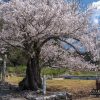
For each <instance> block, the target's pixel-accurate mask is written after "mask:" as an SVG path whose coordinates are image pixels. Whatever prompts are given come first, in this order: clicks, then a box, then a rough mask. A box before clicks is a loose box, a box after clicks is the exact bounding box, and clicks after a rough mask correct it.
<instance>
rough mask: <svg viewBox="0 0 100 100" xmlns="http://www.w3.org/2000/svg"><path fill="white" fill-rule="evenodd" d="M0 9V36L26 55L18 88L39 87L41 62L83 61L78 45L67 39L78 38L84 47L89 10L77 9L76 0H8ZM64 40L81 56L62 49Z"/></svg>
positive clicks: (70, 64) (47, 63)
mask: <svg viewBox="0 0 100 100" xmlns="http://www.w3.org/2000/svg"><path fill="white" fill-rule="evenodd" d="M0 11H1V12H0V16H1V18H2V19H3V20H4V22H5V23H4V24H3V28H2V32H1V33H0V39H1V40H2V41H3V42H4V43H5V44H6V45H9V46H13V47H15V48H20V49H21V50H22V51H23V53H24V56H25V57H27V69H26V77H25V78H24V79H23V80H22V81H21V82H20V83H19V86H20V88H21V89H31V90H38V89H39V88H42V81H41V76H40V72H41V68H42V67H43V66H57V67H66V64H69V66H72V65H74V64H75V63H76V60H77V63H81V62H83V60H82V55H81V53H80V52H79V50H78V47H75V46H74V45H73V44H72V42H71V41H73V39H74V40H77V41H81V45H82V43H83V44H84V45H85V44H86V47H88V45H87V44H88V42H89V41H86V38H85V37H87V38H89V37H88V36H87V35H88V34H87V33H88V32H89V30H88V28H89V24H88V16H89V14H88V13H86V12H80V9H79V6H78V5H77V3H76V2H69V3H68V2H65V0H12V1H10V2H9V3H4V4H2V5H1V6H0ZM88 40H89V39H88ZM64 43H65V44H68V45H70V46H71V47H73V48H74V49H75V50H76V52H77V53H78V54H80V55H81V56H78V57H75V56H73V55H72V54H71V52H70V51H68V52H66V49H65V47H64V45H63V44H64ZM89 43H90V42H89ZM88 50H90V49H89V48H88ZM84 62H85V61H84ZM82 64H83V65H82V66H86V65H88V63H87V64H86V65H84V63H82Z"/></svg>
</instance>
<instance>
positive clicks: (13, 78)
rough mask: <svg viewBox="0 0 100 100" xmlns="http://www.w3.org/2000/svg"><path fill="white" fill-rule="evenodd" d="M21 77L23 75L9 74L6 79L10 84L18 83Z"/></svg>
mask: <svg viewBox="0 0 100 100" xmlns="http://www.w3.org/2000/svg"><path fill="white" fill-rule="evenodd" d="M22 79H23V77H17V76H11V77H7V78H6V81H7V82H8V83H10V84H14V85H18V83H19V82H20V81H21V80H22Z"/></svg>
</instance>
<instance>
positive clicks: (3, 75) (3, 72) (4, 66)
mask: <svg viewBox="0 0 100 100" xmlns="http://www.w3.org/2000/svg"><path fill="white" fill-rule="evenodd" d="M6 59H7V55H6V54H5V55H4V61H3V68H2V82H5V77H6Z"/></svg>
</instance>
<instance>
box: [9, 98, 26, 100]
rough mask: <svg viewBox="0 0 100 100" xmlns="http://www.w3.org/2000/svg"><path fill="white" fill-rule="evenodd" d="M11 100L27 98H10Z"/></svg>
mask: <svg viewBox="0 0 100 100" xmlns="http://www.w3.org/2000/svg"><path fill="white" fill-rule="evenodd" d="M9 100H27V99H25V98H10V99H9Z"/></svg>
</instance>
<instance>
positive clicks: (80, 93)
mask: <svg viewBox="0 0 100 100" xmlns="http://www.w3.org/2000/svg"><path fill="white" fill-rule="evenodd" d="M22 79H23V77H16V76H12V77H8V78H7V79H6V81H7V82H9V83H11V84H16V85H17V84H18V82H19V81H21V80H22ZM93 88H95V81H94V80H70V79H68V80H67V79H66V80H47V90H48V91H53V92H54V91H67V92H70V93H72V95H73V97H74V98H76V97H78V98H80V97H85V96H88V95H89V93H90V91H91V90H92V89H93ZM91 100H92V99H91Z"/></svg>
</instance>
